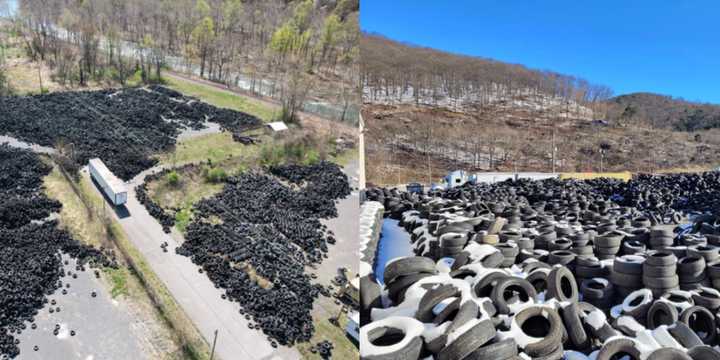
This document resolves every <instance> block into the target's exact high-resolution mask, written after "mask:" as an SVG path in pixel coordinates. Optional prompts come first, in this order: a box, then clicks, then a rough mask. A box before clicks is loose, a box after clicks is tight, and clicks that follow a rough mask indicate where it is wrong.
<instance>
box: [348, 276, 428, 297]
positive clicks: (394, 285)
mask: <svg viewBox="0 0 720 360" xmlns="http://www.w3.org/2000/svg"><path fill="white" fill-rule="evenodd" d="M428 276H431V274H426V273H418V274H412V275H406V276H400V277H398V278H396V279H395V280H393V282H391V283H390V284H388V285H387V289H388V297H389V298H390V300H392V301H393V302H395V303H400V302H402V299H403V297H404V294H405V290H407V288H409V287H410V286H411V285H412V284H414V283H416V282H418V281H419V280H421V279H424V278H426V277H428ZM360 293H361V294H362V289H361V290H360Z"/></svg>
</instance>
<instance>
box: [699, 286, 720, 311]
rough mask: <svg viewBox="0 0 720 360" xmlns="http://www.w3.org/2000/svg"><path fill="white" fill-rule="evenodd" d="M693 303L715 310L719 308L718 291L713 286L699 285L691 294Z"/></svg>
mask: <svg viewBox="0 0 720 360" xmlns="http://www.w3.org/2000/svg"><path fill="white" fill-rule="evenodd" d="M692 299H693V301H694V302H695V305H698V306H702V307H704V308H707V309H710V310H711V311H713V312H715V311H717V310H718V308H720V292H718V291H717V290H715V289H713V288H708V287H701V288H699V289H698V290H696V292H695V293H694V294H693V295H692Z"/></svg>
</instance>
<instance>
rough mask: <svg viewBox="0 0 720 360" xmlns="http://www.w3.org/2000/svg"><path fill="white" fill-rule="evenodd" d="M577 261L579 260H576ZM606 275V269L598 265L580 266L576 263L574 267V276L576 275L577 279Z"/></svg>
mask: <svg viewBox="0 0 720 360" xmlns="http://www.w3.org/2000/svg"><path fill="white" fill-rule="evenodd" d="M577 260H580V259H579V258H578V259H577ZM608 273H609V272H608V268H604V267H602V265H600V264H599V263H598V265H595V266H581V265H578V263H576V265H575V274H577V277H579V278H594V277H606V276H608Z"/></svg>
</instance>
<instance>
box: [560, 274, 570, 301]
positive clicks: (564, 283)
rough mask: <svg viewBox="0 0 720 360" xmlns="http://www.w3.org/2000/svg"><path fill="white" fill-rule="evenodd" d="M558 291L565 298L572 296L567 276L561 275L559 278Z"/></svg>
mask: <svg viewBox="0 0 720 360" xmlns="http://www.w3.org/2000/svg"><path fill="white" fill-rule="evenodd" d="M560 291H561V292H562V293H563V295H564V296H565V297H566V298H571V297H572V296H573V287H572V284H571V283H570V279H568V278H567V276H563V277H562V278H561V279H560Z"/></svg>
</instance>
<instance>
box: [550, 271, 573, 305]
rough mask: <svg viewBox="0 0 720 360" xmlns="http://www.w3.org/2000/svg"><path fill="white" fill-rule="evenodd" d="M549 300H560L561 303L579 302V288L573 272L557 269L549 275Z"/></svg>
mask: <svg viewBox="0 0 720 360" xmlns="http://www.w3.org/2000/svg"><path fill="white" fill-rule="evenodd" d="M546 297H547V298H548V299H552V298H555V299H558V300H559V301H572V302H577V301H578V288H577V282H576V281H575V276H573V274H572V272H571V271H570V270H569V269H568V268H566V267H564V266H561V267H555V268H553V269H552V270H551V271H550V273H549V274H548V289H547V295H546Z"/></svg>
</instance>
